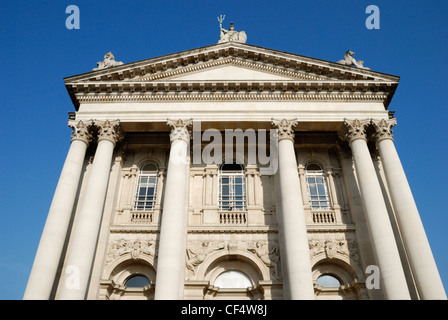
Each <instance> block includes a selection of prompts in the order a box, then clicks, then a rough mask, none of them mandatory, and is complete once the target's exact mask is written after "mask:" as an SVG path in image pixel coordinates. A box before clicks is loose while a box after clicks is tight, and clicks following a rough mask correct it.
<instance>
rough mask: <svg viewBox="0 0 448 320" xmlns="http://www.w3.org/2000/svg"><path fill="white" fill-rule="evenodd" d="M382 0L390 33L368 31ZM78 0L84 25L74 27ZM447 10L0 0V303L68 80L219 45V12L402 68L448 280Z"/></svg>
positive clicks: (402, 135) (22, 262) (411, 170)
mask: <svg viewBox="0 0 448 320" xmlns="http://www.w3.org/2000/svg"><path fill="white" fill-rule="evenodd" d="M371 4H373V5H376V6H378V8H379V9H380V29H373V30H369V29H367V28H366V25H365V21H366V19H367V18H368V16H369V14H366V13H365V11H366V7H367V6H368V5H371ZM69 5H77V6H78V8H79V10H80V29H72V30H69V29H67V28H66V24H65V22H66V19H67V17H68V16H69V14H66V13H65V10H66V7H67V6H69ZM447 13H448V2H447V1H446V0H439V1H436V0H429V1H404V0H401V1H400V0H396V1H390V0H389V1H380V0H369V1H363V0H352V1H344V0H338V1H330V0H327V1H322V0H320V1H316V0H315V1H309V0H307V1H298V0H295V1H284V0H276V1H265V0H258V1H243V0H239V1H233V0H223V1H212V0H208V1H196V0H189V1H180V0H171V1H154V0H153V1H140V0H115V1H103V0H97V1H77V0H70V1H65V0H59V1H54V0H53V1H45V0H40V1H34V0H29V1H23V0H21V1H5V0H1V6H0V28H1V29H0V30H1V32H0V48H1V49H0V64H1V68H0V70H1V73H2V74H1V85H0V90H1V91H0V111H1V116H0V146H1V149H0V152H1V155H2V156H1V157H0V165H1V166H0V167H1V168H2V171H1V173H0V205H1V207H0V214H1V224H0V228H1V232H0V235H1V236H0V237H1V238H0V299H2V300H5V299H22V296H23V293H24V290H25V286H26V283H27V280H28V276H29V273H30V270H31V266H32V263H33V260H34V255H35V253H36V250H37V246H38V243H39V239H40V236H41V232H42V230H43V226H44V223H45V219H46V216H47V213H48V209H49V207H50V203H51V200H52V196H53V192H54V190H55V187H56V184H57V181H58V178H59V174H60V171H61V169H62V165H63V163H64V160H65V156H66V154H67V151H68V148H69V145H70V135H71V130H70V129H69V128H68V127H67V120H68V115H67V112H71V111H74V107H73V105H72V103H71V100H70V98H69V96H68V94H67V91H66V89H65V86H64V82H63V78H64V77H67V76H72V75H76V74H81V73H84V72H88V71H90V70H91V69H92V68H94V67H96V62H98V61H102V60H103V56H104V54H105V53H106V52H107V51H109V50H110V51H112V53H113V54H114V55H115V58H116V59H117V60H119V61H123V62H125V63H128V62H134V61H139V60H143V59H147V58H152V57H157V56H160V55H164V54H170V53H175V52H179V51H183V50H188V49H194V48H197V47H203V46H207V45H212V44H215V43H217V41H218V39H219V24H218V21H217V17H218V16H219V15H220V14H225V15H226V19H225V21H224V27H225V28H228V26H229V24H230V22H234V25H235V29H236V30H238V31H241V30H244V31H246V33H247V36H248V40H247V43H248V44H252V45H256V46H261V47H266V48H270V49H276V50H280V51H286V52H291V53H296V54H299V55H304V56H308V57H313V58H318V59H322V60H328V61H334V62H335V61H338V60H340V59H342V58H343V55H344V53H345V51H346V50H348V49H351V50H353V51H355V52H356V56H355V58H357V59H361V60H363V61H364V65H365V66H367V67H369V68H371V69H372V70H374V71H379V72H384V73H388V74H392V75H396V76H400V79H401V80H400V84H399V86H398V89H397V92H396V94H395V96H394V98H393V100H392V103H391V104H390V106H389V109H390V110H393V111H396V113H395V116H396V118H397V120H398V125H397V127H396V128H395V130H394V134H395V137H396V148H397V150H398V153H399V155H400V157H401V160H402V163H403V166H404V168H405V171H406V173H407V177H408V180H409V183H410V185H411V188H412V190H413V193H414V197H415V200H416V202H417V205H418V207H419V210H420V215H421V218H422V221H423V224H424V226H425V229H426V232H427V236H428V239H429V242H430V244H431V246H432V250H433V254H434V256H435V259H436V262H437V264H438V268H439V272H440V274H441V277H442V279H443V282H444V285H445V288H448V232H447V227H448V209H447V208H448V206H447V204H446V203H444V201H445V200H447V199H448V188H447V187H448V170H447V168H445V166H446V165H447V157H448V151H447V147H448V142H447V141H448V130H447V129H446V127H447V121H446V116H447V114H448V112H447V108H448V106H447V102H446V101H447V89H446V75H447V74H448V70H447V62H446V58H447V54H446V53H447V52H448V45H447V40H448V28H447V21H448V19H447V18H448V14H447ZM429 168H431V169H429Z"/></svg>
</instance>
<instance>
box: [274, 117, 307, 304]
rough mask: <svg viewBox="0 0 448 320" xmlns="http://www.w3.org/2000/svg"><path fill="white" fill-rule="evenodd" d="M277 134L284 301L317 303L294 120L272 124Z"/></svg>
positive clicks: (278, 207) (277, 183) (278, 210)
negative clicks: (295, 150) (296, 151)
mask: <svg viewBox="0 0 448 320" xmlns="http://www.w3.org/2000/svg"><path fill="white" fill-rule="evenodd" d="M272 124H273V125H274V128H276V129H277V130H278V140H279V141H278V171H277V173H276V177H275V184H276V201H277V219H278V227H279V236H280V246H281V247H280V248H281V253H282V261H283V268H282V269H283V270H282V271H283V286H284V295H285V299H291V300H298V299H308V300H311V299H314V289H313V278H312V274H311V261H310V252H309V247H308V236H307V230H306V220H305V211H304V209H303V202H302V192H301V188H300V181H299V174H298V171H297V161H296V155H295V152H294V130H293V129H292V128H293V127H294V126H295V125H296V124H297V121H295V120H285V119H283V120H273V121H272Z"/></svg>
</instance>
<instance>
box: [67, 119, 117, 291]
mask: <svg viewBox="0 0 448 320" xmlns="http://www.w3.org/2000/svg"><path fill="white" fill-rule="evenodd" d="M100 130H101V133H100V134H99V141H98V146H97V149H96V152H95V158H94V160H93V164H92V168H91V170H90V175H89V178H88V181H87V186H86V191H85V195H84V199H83V201H82V204H81V208H80V210H79V213H78V216H77V217H76V224H75V225H74V226H73V233H72V238H71V240H70V242H71V243H70V248H69V252H68V256H67V260H66V263H65V268H64V277H63V283H62V285H61V291H60V293H59V297H58V298H59V299H61V300H82V299H85V298H86V293H87V288H88V284H89V279H90V273H91V270H92V265H93V260H94V257H95V250H96V245H97V241H98V234H99V230H100V225H101V219H102V214H103V207H104V201H105V198H106V192H107V185H108V181H109V174H110V169H111V164H112V156H113V150H114V147H115V142H116V141H117V135H118V134H117V125H116V124H111V123H110V122H109V121H106V122H104V123H103V124H101V127H100Z"/></svg>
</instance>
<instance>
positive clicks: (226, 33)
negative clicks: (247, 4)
mask: <svg viewBox="0 0 448 320" xmlns="http://www.w3.org/2000/svg"><path fill="white" fill-rule="evenodd" d="M225 17H226V16H225V15H220V16H219V17H218V21H219V29H220V30H221V35H220V38H219V41H218V43H223V42H231V41H235V42H240V43H246V40H247V35H246V32H244V31H240V32H238V31H235V27H234V26H233V22H231V23H230V28H229V30H226V29H224V28H223V27H222V22H223V21H224V19H225Z"/></svg>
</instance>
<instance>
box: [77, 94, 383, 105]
mask: <svg viewBox="0 0 448 320" xmlns="http://www.w3.org/2000/svg"><path fill="white" fill-rule="evenodd" d="M387 98H388V95H387V94H356V95H355V94H307V93H305V94H298V93H297V94H296V93H294V94H286V93H279V94H256V93H254V94H174V93H173V94H148V93H135V94H126V95H119V94H116V95H114V94H102V95H100V94H96V95H91V94H83V95H77V99H78V100H79V102H83V103H89V102H90V103H93V102H144V101H377V102H381V101H384V100H386V99H387Z"/></svg>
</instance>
